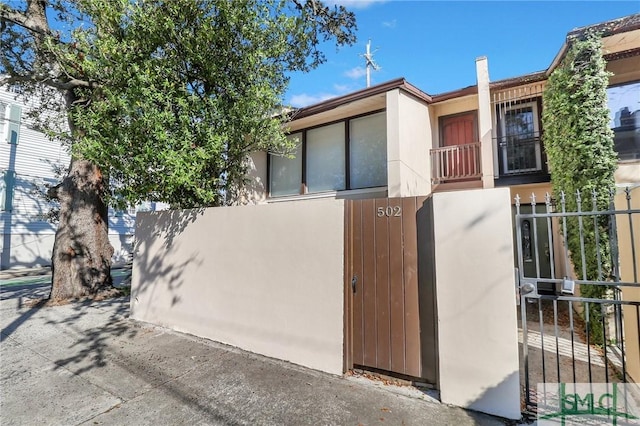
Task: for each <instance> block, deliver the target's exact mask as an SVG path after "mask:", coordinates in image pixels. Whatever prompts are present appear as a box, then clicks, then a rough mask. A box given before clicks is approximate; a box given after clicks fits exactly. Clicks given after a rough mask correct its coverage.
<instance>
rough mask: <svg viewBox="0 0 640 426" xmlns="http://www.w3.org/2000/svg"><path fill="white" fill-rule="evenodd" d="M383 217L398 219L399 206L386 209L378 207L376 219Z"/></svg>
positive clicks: (400, 209) (399, 214) (400, 211)
mask: <svg viewBox="0 0 640 426" xmlns="http://www.w3.org/2000/svg"><path fill="white" fill-rule="evenodd" d="M383 216H387V217H391V216H395V217H400V216H402V207H400V206H393V207H392V206H389V207H387V208H384V207H378V217H383Z"/></svg>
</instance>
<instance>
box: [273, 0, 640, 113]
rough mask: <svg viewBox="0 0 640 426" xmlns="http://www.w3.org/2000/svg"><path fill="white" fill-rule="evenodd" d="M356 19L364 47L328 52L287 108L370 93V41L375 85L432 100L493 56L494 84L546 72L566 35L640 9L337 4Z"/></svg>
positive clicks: (639, 4)
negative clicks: (393, 85) (408, 87)
mask: <svg viewBox="0 0 640 426" xmlns="http://www.w3.org/2000/svg"><path fill="white" fill-rule="evenodd" d="M329 3H341V4H344V5H345V6H346V7H347V8H349V9H350V10H352V11H354V12H355V14H356V20H357V24H358V31H357V36H358V41H357V42H356V44H355V45H354V46H352V47H345V48H341V49H336V47H335V45H333V44H327V45H324V46H323V49H324V51H325V52H326V54H327V57H328V61H327V62H326V63H325V64H323V65H321V66H320V67H319V68H317V69H315V70H313V71H311V72H310V73H307V74H303V73H295V74H292V76H291V82H290V85H289V90H288V91H287V93H286V95H285V104H289V105H291V106H295V107H301V106H307V105H311V104H314V103H317V102H320V101H323V100H326V99H329V98H331V97H335V96H339V95H344V94H346V93H350V92H353V91H356V90H360V89H363V88H365V87H366V77H365V74H364V59H363V58H362V57H361V56H360V55H361V54H363V53H364V52H365V49H366V43H367V40H368V39H371V47H372V50H373V51H375V54H374V60H375V61H376V62H377V63H378V65H379V66H380V67H381V69H380V70H379V71H375V72H373V73H372V76H371V83H372V85H375V84H379V83H383V82H385V81H389V80H392V79H395V78H398V77H405V78H406V79H407V80H408V81H409V82H410V83H412V84H414V85H416V86H417V87H419V88H420V89H422V90H423V91H425V92H427V93H429V94H437V93H443V92H447V91H450V90H455V89H459V88H462V87H466V86H470V85H473V84H475V59H476V58H477V57H479V56H486V57H487V58H488V60H489V76H490V79H491V80H492V81H495V80H500V79H504V78H509V77H517V76H519V75H523V74H528V73H531V72H535V71H540V70H544V69H546V68H547V67H548V66H549V65H550V64H551V61H552V60H553V58H554V57H555V55H556V53H558V51H559V50H560V47H561V46H562V43H563V42H564V40H565V37H566V34H567V32H569V31H571V30H572V29H574V28H576V27H582V26H585V25H591V24H595V23H599V22H602V21H607V20H610V19H614V18H619V17H622V16H625V15H630V14H634V13H639V12H640V1H639V0H633V1H384V0H377V1H375V0H374V1H371V0H352V1H346V0H333V1H329Z"/></svg>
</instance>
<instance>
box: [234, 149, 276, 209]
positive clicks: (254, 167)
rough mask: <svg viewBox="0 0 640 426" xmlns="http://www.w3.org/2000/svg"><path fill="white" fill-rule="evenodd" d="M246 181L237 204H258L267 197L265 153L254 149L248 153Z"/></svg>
mask: <svg viewBox="0 0 640 426" xmlns="http://www.w3.org/2000/svg"><path fill="white" fill-rule="evenodd" d="M247 162H248V164H247V165H248V176H247V178H248V182H247V185H246V186H245V188H244V189H245V191H244V194H243V195H242V197H241V199H240V200H239V204H259V203H264V202H265V201H266V199H267V192H268V190H269V188H268V187H267V153H266V152H264V151H254V152H252V153H251V154H250V155H249V158H248V159H247Z"/></svg>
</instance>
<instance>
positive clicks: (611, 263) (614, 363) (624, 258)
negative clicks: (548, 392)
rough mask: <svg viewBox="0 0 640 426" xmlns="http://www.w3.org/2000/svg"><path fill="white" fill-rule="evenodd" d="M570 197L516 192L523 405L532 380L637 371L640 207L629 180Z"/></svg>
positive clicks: (531, 399) (601, 378) (622, 375)
mask: <svg viewBox="0 0 640 426" xmlns="http://www.w3.org/2000/svg"><path fill="white" fill-rule="evenodd" d="M636 190H637V191H640V188H637V189H636ZM574 200H575V204H574V205H575V208H572V209H570V208H569V205H570V203H568V199H567V195H566V194H559V199H557V200H554V199H552V197H551V196H550V195H549V194H547V195H546V197H545V199H544V204H543V205H540V204H538V203H537V200H536V197H535V195H532V196H531V202H530V203H526V204H525V203H522V200H521V198H520V196H517V197H516V200H515V201H516V203H515V209H516V212H515V213H516V214H515V225H516V236H515V238H516V247H517V261H518V268H517V269H518V274H517V276H518V283H517V285H518V291H519V303H520V312H519V316H520V324H521V328H520V331H519V333H520V335H519V337H520V342H521V379H522V383H523V384H524V386H523V405H524V409H525V411H534V410H535V408H536V404H537V396H536V393H535V390H534V389H535V384H536V383H543V384H544V383H550V382H554V383H561V382H572V383H576V382H580V383H584V382H588V383H599V382H603V383H610V382H628V381H630V380H631V376H630V374H635V375H636V376H637V377H635V380H636V381H638V380H640V283H639V280H638V273H639V271H638V268H639V266H640V265H638V263H640V262H639V261H638V252H637V250H638V248H639V247H637V246H638V244H639V243H638V235H637V234H636V232H637V228H639V227H640V225H639V224H640V209H638V208H632V190H631V189H630V188H626V189H625V190H624V191H623V192H622V193H619V194H618V195H617V200H616V194H612V193H611V194H604V195H603V196H600V195H599V194H598V193H597V192H595V191H593V192H591V194H590V196H589V197H587V199H583V197H582V194H581V193H580V192H578V193H576V194H575V199H574ZM603 200H604V202H603ZM616 201H617V203H616ZM571 204H572V205H573V203H571ZM603 204H606V206H604V207H603ZM529 206H530V208H529ZM585 206H587V207H586V208H585ZM525 207H526V208H525ZM634 227H635V229H634ZM570 238H571V239H574V240H575V241H576V244H575V247H577V249H576V248H575V247H574V251H573V252H571V251H570V249H569V247H568V245H569V244H568V241H569V239H570ZM547 261H548V263H549V265H548V268H545V267H543V266H545V265H544V263H545V262H547ZM589 264H590V266H589ZM621 267H622V269H621ZM590 288H591V289H593V288H599V289H601V290H600V291H595V292H594V291H592V290H589V289H590ZM593 294H599V296H598V297H595V296H593ZM630 357H631V358H630Z"/></svg>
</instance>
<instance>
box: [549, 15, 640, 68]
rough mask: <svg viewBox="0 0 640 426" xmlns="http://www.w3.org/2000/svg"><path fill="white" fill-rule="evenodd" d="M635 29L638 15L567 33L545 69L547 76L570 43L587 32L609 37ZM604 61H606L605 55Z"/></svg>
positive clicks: (638, 25) (639, 27) (560, 59)
mask: <svg viewBox="0 0 640 426" xmlns="http://www.w3.org/2000/svg"><path fill="white" fill-rule="evenodd" d="M637 29H640V13H636V14H634V15H627V16H623V17H622V18H617V19H612V20H610V21H605V22H600V23H598V24H593V25H587V26H584V27H579V28H575V29H573V30H571V31H569V32H568V33H567V37H566V38H565V41H564V43H563V44H562V47H561V48H560V51H559V52H558V53H557V54H556V56H555V57H554V58H553V61H551V65H549V68H547V72H546V74H547V76H549V75H551V73H552V72H553V70H555V69H556V68H557V66H558V65H559V64H560V62H561V61H562V59H564V57H565V55H566V54H567V51H568V50H569V46H570V45H571V43H572V41H573V40H576V39H580V38H581V37H583V36H584V35H585V34H587V33H588V32H595V33H599V34H600V36H601V37H609V36H612V35H614V34H620V33H624V32H628V31H634V30H637ZM605 59H607V58H606V55H605Z"/></svg>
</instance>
